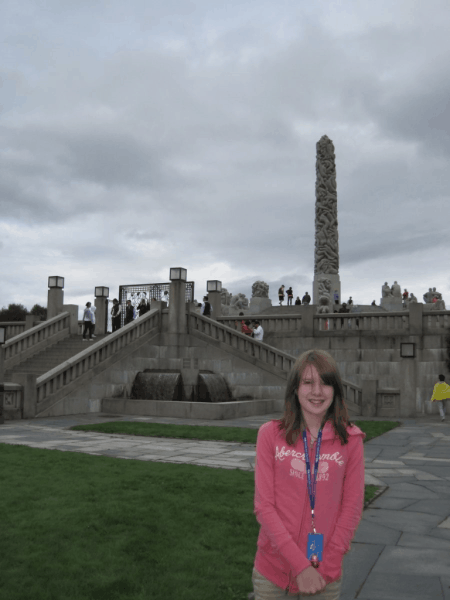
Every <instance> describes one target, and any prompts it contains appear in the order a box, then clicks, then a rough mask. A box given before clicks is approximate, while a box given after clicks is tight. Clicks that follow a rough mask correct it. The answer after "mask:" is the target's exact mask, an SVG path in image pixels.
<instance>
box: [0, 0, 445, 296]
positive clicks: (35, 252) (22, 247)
mask: <svg viewBox="0 0 450 600" xmlns="http://www.w3.org/2000/svg"><path fill="white" fill-rule="evenodd" d="M380 1H381V4H377V6H374V5H372V4H371V3H369V2H366V3H364V2H363V3H362V4H361V5H358V7H354V8H351V7H346V8H345V10H344V9H343V8H340V9H339V11H337V9H335V7H334V6H330V7H327V10H325V8H324V7H322V6H316V5H308V6H307V7H305V6H300V5H298V4H296V3H294V2H290V1H289V0H280V3H279V4H277V7H276V9H275V7H274V5H273V4H270V3H268V2H265V1H260V2H258V3H257V4H256V5H251V6H250V5H248V6H246V5H244V6H243V5H242V3H237V2H235V3H234V4H233V3H232V4H231V5H230V4H228V5H227V6H226V7H225V6H224V5H222V4H214V3H213V4H211V3H210V2H208V3H206V1H204V2H196V3H195V4H194V3H181V2H179V1H178V0H170V2H165V3H159V4H155V5H153V4H152V3H150V4H148V3H143V2H140V1H138V0H135V1H134V2H133V3H132V5H131V6H127V7H126V9H125V8H124V5H123V4H120V3H118V2H112V3H109V4H108V6H105V5H104V3H101V2H90V3H86V2H80V3H76V4H73V3H72V4H69V3H64V2H62V3H61V2H55V1H54V0H53V1H50V0H46V2H45V3H44V5H41V4H40V5H39V7H37V6H36V5H35V4H33V3H31V2H30V3H25V4H21V5H17V4H15V5H13V4H10V5H8V6H7V9H6V11H5V18H4V19H3V21H2V23H1V24H0V34H1V35H0V39H2V40H4V42H3V44H2V45H1V46H0V48H1V50H2V56H4V60H3V72H2V80H3V87H2V88H0V105H1V106H2V113H1V114H0V139H1V141H2V143H1V145H0V152H1V164H2V169H1V170H0V239H1V240H2V243H3V246H0V250H1V252H2V266H3V265H6V267H4V271H5V273H4V286H3V287H2V291H1V292H0V304H1V303H2V302H3V303H4V304H5V303H7V302H10V301H13V300H14V299H15V296H16V294H17V292H16V291H14V292H10V290H15V289H16V287H15V285H17V282H18V281H20V280H21V279H24V278H27V277H28V278H29V279H30V283H29V284H27V288H26V289H27V294H28V295H29V296H30V298H32V299H33V298H37V297H39V298H41V296H42V293H43V292H42V285H43V286H44V288H43V289H44V290H45V289H46V288H45V283H46V277H47V276H48V275H49V274H53V271H54V269H55V268H57V269H59V270H61V273H60V274H62V275H65V276H66V277H67V289H66V293H67V295H68V297H70V298H71V299H72V300H73V301H78V299H79V298H80V300H79V301H80V302H81V301H82V300H83V298H82V297H83V296H84V295H85V294H86V293H87V291H89V290H93V287H94V286H95V285H99V284H102V285H110V287H111V289H117V288H118V286H119V285H120V284H121V283H124V282H125V283H126V282H129V281H134V282H136V281H139V280H140V279H142V281H145V282H147V281H149V280H152V279H153V280H158V281H159V280H161V278H162V279H164V278H165V277H167V275H164V274H165V273H167V274H168V269H169V267H170V266H174V265H181V266H183V265H184V266H185V267H186V268H188V270H189V272H191V273H192V274H193V276H196V277H199V282H198V285H199V286H200V288H201V289H203V286H204V281H203V279H204V280H205V281H206V278H210V277H212V274H211V275H206V276H205V274H206V273H207V270H208V265H211V269H212V268H213V267H212V265H218V266H215V267H214V268H215V269H219V271H220V270H221V271H220V272H217V271H216V274H215V275H214V277H213V278H215V277H216V276H217V277H219V278H222V279H223V284H224V285H225V286H226V287H228V288H229V289H231V290H232V291H233V292H237V291H240V289H241V290H242V291H243V292H244V293H247V295H250V293H251V285H252V283H253V281H255V280H256V279H263V280H264V281H266V282H267V283H269V285H270V289H271V296H272V299H273V300H275V301H276V290H277V289H278V287H279V285H281V283H284V284H285V285H287V286H289V285H292V286H293V287H294V293H295V294H296V295H297V289H301V290H302V291H301V294H300V295H303V293H304V291H306V290H308V291H309V292H311V282H312V279H313V276H314V273H313V267H314V262H313V261H314V217H315V215H314V194H315V192H314V190H315V176H316V175H315V151H316V143H317V141H318V140H319V139H320V137H321V136H322V135H324V134H327V135H328V136H329V137H330V138H331V139H332V140H333V142H334V144H335V148H336V160H337V189H338V222H339V249H340V267H341V280H342V286H343V287H342V290H343V294H346V293H347V291H348V290H350V291H349V295H352V296H353V298H354V299H356V301H358V297H359V302H360V303H362V302H363V300H364V302H366V303H370V302H371V301H372V299H373V297H374V295H375V297H376V298H377V300H378V298H379V296H380V289H381V285H382V283H384V281H385V280H386V278H391V279H393V280H394V279H397V280H399V282H400V284H401V285H402V286H403V287H405V286H409V287H408V289H410V287H412V288H414V289H412V290H411V291H414V293H416V296H417V297H419V296H421V295H422V293H423V292H421V286H423V285H425V283H424V282H425V279H426V278H430V279H433V280H435V283H434V284H433V285H436V284H437V285H438V286H441V288H442V289H440V291H441V292H442V293H443V294H444V298H445V294H446V293H447V296H449V294H450V281H449V278H448V276H446V272H447V266H446V264H445V260H444V259H443V258H442V257H444V256H447V255H448V241H447V239H448V235H447V222H448V218H447V217H448V189H449V183H450V181H449V179H450V175H449V171H448V169H447V162H448V154H449V130H450V114H449V111H450V109H449V101H448V99H449V91H450V90H449V88H450V84H449V83H448V81H449V80H450V79H449V72H448V64H449V54H450V43H449V41H448V25H449V23H448V21H449V20H450V19H449V18H448V17H447V14H448V13H447V11H444V10H443V9H444V8H445V4H444V3H443V2H442V1H441V0H432V1H431V2H429V3H427V6H426V10H425V9H424V8H423V7H421V6H414V7H412V6H411V5H410V4H409V3H405V2H399V3H398V4H397V3H396V4H395V6H393V5H392V3H388V0H380ZM406 8H407V10H406ZM80 32H83V33H82V35H81V34H80ZM437 240H438V241H437ZM436 243H438V244H439V248H440V251H439V253H438V255H436V252H435V251H434V248H435V247H436ZM31 264H32V265H33V266H29V265H31ZM63 271H64V272H63ZM368 273H370V277H368V276H367V275H366V274H368ZM402 276H403V278H404V281H401V279H402ZM200 279H202V280H200ZM100 280H101V282H100V283H99V281H100ZM12 282H14V284H15V285H14V286H13V285H11V283H12ZM41 282H43V283H41ZM427 286H428V283H427V285H426V286H425V289H427ZM200 288H199V289H200ZM303 288H304V289H303ZM416 288H417V289H416ZM83 290H84V291H83ZM86 290H87V291H86ZM11 293H12V295H13V296H14V297H13V298H10V296H11ZM45 294H46V292H45ZM272 294H273V295H272ZM36 301H38V300H36ZM41 302H42V298H41ZM449 302H450V300H449Z"/></svg>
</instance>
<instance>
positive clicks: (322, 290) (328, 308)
mask: <svg viewBox="0 0 450 600" xmlns="http://www.w3.org/2000/svg"><path fill="white" fill-rule="evenodd" d="M318 281H319V308H318V309H317V313H318V314H322V313H331V312H333V309H332V302H331V281H330V279H328V277H325V276H322V277H319V280H318Z"/></svg>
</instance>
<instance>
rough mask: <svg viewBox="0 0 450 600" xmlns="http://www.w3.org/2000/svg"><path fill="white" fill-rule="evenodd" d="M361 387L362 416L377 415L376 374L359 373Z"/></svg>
mask: <svg viewBox="0 0 450 600" xmlns="http://www.w3.org/2000/svg"><path fill="white" fill-rule="evenodd" d="M361 380H362V382H361V388H362V411H361V416H363V417H376V416H377V387H378V379H377V376H376V375H361Z"/></svg>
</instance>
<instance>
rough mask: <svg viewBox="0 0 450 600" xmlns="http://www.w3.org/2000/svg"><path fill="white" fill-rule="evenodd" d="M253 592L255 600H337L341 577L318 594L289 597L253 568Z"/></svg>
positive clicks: (285, 591)
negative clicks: (290, 599) (308, 599)
mask: <svg viewBox="0 0 450 600" xmlns="http://www.w3.org/2000/svg"><path fill="white" fill-rule="evenodd" d="M252 581H253V591H254V593H255V600H286V598H293V599H295V600H303V599H304V598H314V600H339V598H340V595H341V583H342V577H341V578H340V579H338V580H337V581H333V583H329V584H328V585H327V586H326V588H325V589H324V590H322V591H321V592H319V593H318V594H295V595H290V594H289V593H288V591H287V590H283V589H282V588H279V587H278V586H277V585H275V584H274V583H272V582H271V581H269V580H268V579H266V578H265V577H264V575H261V573H258V571H257V570H256V569H255V568H253V573H252Z"/></svg>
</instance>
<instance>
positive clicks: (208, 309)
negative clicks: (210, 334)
mask: <svg viewBox="0 0 450 600" xmlns="http://www.w3.org/2000/svg"><path fill="white" fill-rule="evenodd" d="M212 311H213V308H212V306H211V304H210V303H209V302H208V296H203V304H202V307H201V309H200V313H201V314H202V315H203V316H204V317H211V315H212Z"/></svg>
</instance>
